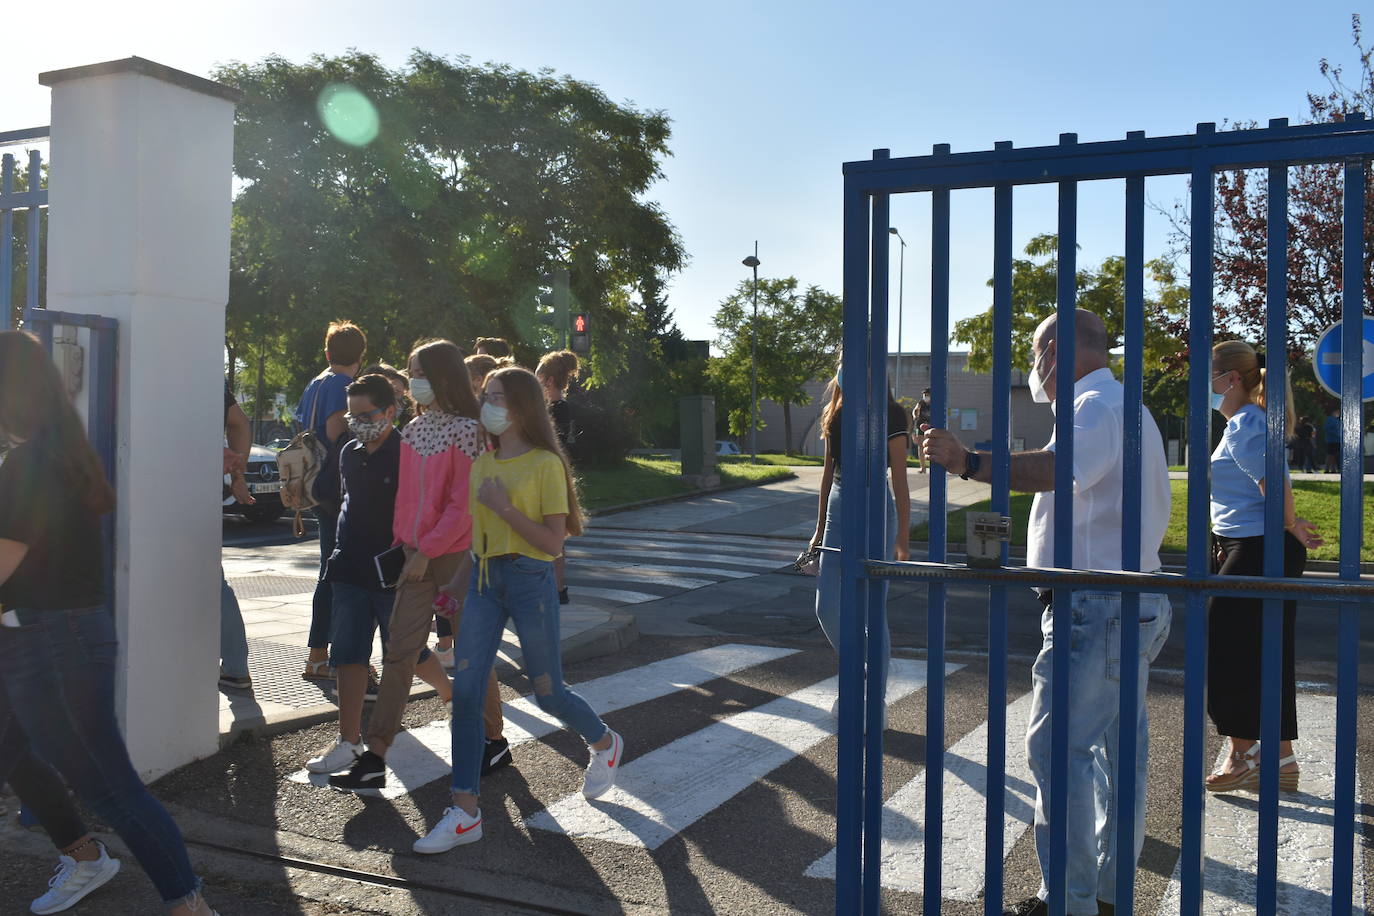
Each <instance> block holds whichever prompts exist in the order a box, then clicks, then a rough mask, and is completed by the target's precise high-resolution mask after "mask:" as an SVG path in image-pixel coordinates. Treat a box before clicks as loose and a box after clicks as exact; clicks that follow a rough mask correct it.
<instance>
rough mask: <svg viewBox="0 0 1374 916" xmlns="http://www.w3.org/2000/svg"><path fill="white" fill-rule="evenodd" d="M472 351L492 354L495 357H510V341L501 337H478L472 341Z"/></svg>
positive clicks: (486, 354)
mask: <svg viewBox="0 0 1374 916" xmlns="http://www.w3.org/2000/svg"><path fill="white" fill-rule="evenodd" d="M472 349H473V352H475V353H477V354H478V355H483V356H494V357H496V358H497V359H503V358H506V359H508V358H510V355H511V347H510V342H509V341H507V340H506V339H505V338H503V337H479V338H477V340H475V341H474V342H473V345H472Z"/></svg>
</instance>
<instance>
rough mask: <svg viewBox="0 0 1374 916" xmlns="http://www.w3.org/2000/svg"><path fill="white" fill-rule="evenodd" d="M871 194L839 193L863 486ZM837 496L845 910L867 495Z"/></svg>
mask: <svg viewBox="0 0 1374 916" xmlns="http://www.w3.org/2000/svg"><path fill="white" fill-rule="evenodd" d="M868 215H869V197H868V195H867V194H863V193H861V192H859V191H855V190H850V189H846V191H845V195H844V356H843V357H842V358H843V360H844V373H845V378H846V379H849V380H850V382H849V384H848V385H847V386H846V387H845V389H844V392H843V397H844V410H843V411H842V412H841V415H840V422H841V427H840V428H841V444H840V453H841V459H840V460H841V465H842V466H845V467H848V468H850V479H851V482H852V483H851V485H852V486H856V488H861V487H862V484H863V481H864V479H865V475H864V473H863V471H862V468H863V466H864V465H863V451H862V449H861V445H862V443H861V442H860V441H859V435H860V430H861V429H862V424H861V422H860V421H861V420H862V418H863V416H864V415H865V414H866V413H867V408H868V403H867V402H868V386H867V384H866V383H865V382H863V381H861V380H866V379H867V378H868V270H869V264H868V253H869V224H868ZM841 499H842V504H843V505H842V511H841V514H840V533H841V538H840V544H841V550H840V651H839V655H840V660H839V685H840V722H839V733H840V740H839V749H838V752H837V754H836V793H835V822H836V823H835V835H836V853H835V855H836V859H835V912H836V914H839V916H850V914H857V913H859V912H860V908H861V906H862V903H863V901H862V891H863V887H862V883H861V881H860V876H861V874H862V867H863V829H862V828H863V794H864V793H863V730H862V728H861V727H860V725H861V716H862V713H863V697H862V691H863V689H864V684H863V676H864V671H863V664H864V645H863V643H864V632H863V622H864V616H865V615H864V613H863V608H862V602H863V601H864V598H865V597H866V594H867V592H866V590H865V589H862V588H860V582H859V578H860V575H861V570H860V557H859V556H858V550H859V548H860V547H861V546H862V545H863V544H864V541H865V539H864V533H865V531H866V530H867V529H866V527H865V526H866V525H867V523H868V518H867V514H868V513H867V508H868V506H867V502H866V500H864V499H862V498H857V499H856V498H853V497H849V498H844V497H841Z"/></svg>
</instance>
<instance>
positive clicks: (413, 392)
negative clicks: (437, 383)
mask: <svg viewBox="0 0 1374 916" xmlns="http://www.w3.org/2000/svg"><path fill="white" fill-rule="evenodd" d="M410 396H411V397H412V398H414V399H415V403H416V404H419V405H420V406H421V407H428V406H429V405H430V404H433V403H434V386H432V385H430V383H429V379H427V378H413V379H411V380H410Z"/></svg>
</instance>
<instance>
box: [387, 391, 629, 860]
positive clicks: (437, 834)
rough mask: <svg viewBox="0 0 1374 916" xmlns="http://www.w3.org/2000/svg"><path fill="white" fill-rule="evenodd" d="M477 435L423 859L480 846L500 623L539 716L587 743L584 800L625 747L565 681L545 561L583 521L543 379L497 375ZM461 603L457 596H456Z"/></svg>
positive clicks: (603, 788)
mask: <svg viewBox="0 0 1374 916" xmlns="http://www.w3.org/2000/svg"><path fill="white" fill-rule="evenodd" d="M482 426H483V427H484V428H485V430H486V432H487V434H488V435H490V436H492V437H494V438H495V441H496V449H495V450H493V451H489V452H485V453H483V454H482V455H481V457H479V458H478V459H477V461H476V463H475V464H474V465H473V469H472V490H471V501H472V503H473V513H472V514H473V538H472V543H473V549H474V552H475V553H476V554H477V573H476V575H475V576H474V575H472V567H471V566H470V565H469V566H468V568H467V569H466V570H465V571H459V575H457V576H455V578H454V579H453V580H452V581H451V582H450V583H449V585H448V589H447V590H448V592H449V594H451V595H452V596H453V597H455V598H459V599H463V600H464V607H463V621H462V625H461V626H460V627H459V628H458V645H457V648H456V649H455V654H456V655H457V657H458V664H457V666H456V667H455V668H454V672H455V674H454V678H453V781H452V789H453V793H452V797H453V804H452V805H451V806H450V807H448V808H446V809H445V810H444V814H443V817H441V818H440V820H439V823H438V824H436V825H435V827H434V829H433V830H431V831H430V832H429V834H428V835H427V836H424V837H422V838H421V839H419V840H416V841H415V845H414V849H415V851H416V852H419V853H440V852H444V851H446V850H449V849H452V848H454V847H455V846H459V845H462V844H464V843H472V842H476V841H477V840H480V839H481V838H482V812H481V810H480V809H479V808H478V795H479V791H480V782H481V770H482V762H483V750H482V740H481V739H482V717H481V716H480V715H479V710H480V708H481V706H482V699H483V695H484V694H485V695H486V696H488V697H489V696H490V688H489V687H488V686H487V685H488V683H489V679H490V677H491V672H492V666H493V665H494V664H495V662H496V652H497V649H498V648H500V645H501V634H502V633H503V632H504V631H505V628H506V623H507V622H508V621H509V622H512V623H514V625H515V632H516V633H517V634H518V636H519V638H520V653H521V664H522V666H523V667H524V669H525V674H526V676H527V677H528V678H529V679H530V682H531V683H532V684H533V685H534V700H535V702H536V703H537V704H538V705H539V708H540V709H541V710H543V711H544V712H546V713H548V714H549V715H552V716H554V717H555V718H557V719H558V720H559V721H561V722H562V723H563V724H564V725H566V726H567V727H568V728H570V729H572V730H573V731H575V732H577V733H578V734H579V735H581V736H582V739H583V740H584V741H586V742H587V745H588V749H589V754H590V758H591V759H590V761H589V762H588V764H587V770H586V773H585V774H584V776H583V780H582V794H583V795H584V796H586V797H587V798H589V799H592V798H600V797H601V796H603V795H605V794H606V793H607V792H609V791H610V789H611V787H612V786H614V785H615V780H616V773H617V772H618V770H619V768H620V765H621V763H622V762H623V760H624V756H625V742H624V741H623V740H622V739H621V737H620V735H618V734H616V733H615V732H613V731H611V729H610V728H608V727H607V726H606V723H605V722H603V721H602V720H601V718H600V717H599V716H598V715H597V714H596V713H595V712H594V711H593V710H592V708H591V707H590V706H589V705H587V701H586V700H584V699H583V698H582V697H580V696H579V695H578V694H576V693H574V692H573V691H572V690H571V689H570V688H569V687H568V685H567V684H565V683H564V682H563V661H562V657H561V651H562V650H561V644H560V642H559V639H560V637H559V633H560V632H561V630H560V627H561V624H560V622H559V610H558V595H557V590H556V586H555V585H554V579H553V560H554V558H556V557H558V556H559V555H560V554H562V553H563V541H564V539H565V538H566V537H567V535H568V534H581V533H582V514H581V509H580V508H579V507H578V504H577V490H576V488H575V487H574V485H573V479H572V473H571V471H570V470H569V469H568V462H567V459H566V458H564V456H563V454H562V450H561V449H560V448H559V446H558V439H557V437H555V435H554V432H553V424H552V423H551V422H549V414H548V409H547V408H546V407H545V405H544V397H543V394H542V393H541V392H540V389H539V381H538V379H536V378H535V376H534V373H532V372H530V371H529V370H528V369H519V368H512V369H501V370H498V371H497V372H494V373H492V375H491V376H490V377H489V378H488V379H487V387H486V392H485V393H484V394H483V396H482ZM464 595H465V596H466V598H463V596H464Z"/></svg>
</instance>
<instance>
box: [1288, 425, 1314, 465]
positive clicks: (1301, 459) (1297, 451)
mask: <svg viewBox="0 0 1374 916" xmlns="http://www.w3.org/2000/svg"><path fill="white" fill-rule="evenodd" d="M1293 440H1294V443H1295V445H1294V448H1293V464H1294V465H1296V466H1297V467H1298V469H1299V470H1301V471H1303V472H1304V473H1307V474H1313V473H1315V472H1316V470H1317V464H1316V462H1317V428H1316V427H1315V426H1313V425H1312V420H1311V418H1310V417H1299V418H1298V425H1297V428H1296V429H1294V430H1293Z"/></svg>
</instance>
